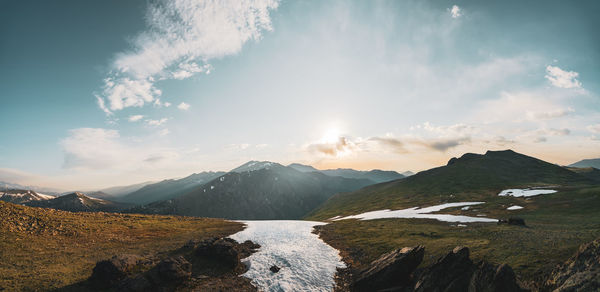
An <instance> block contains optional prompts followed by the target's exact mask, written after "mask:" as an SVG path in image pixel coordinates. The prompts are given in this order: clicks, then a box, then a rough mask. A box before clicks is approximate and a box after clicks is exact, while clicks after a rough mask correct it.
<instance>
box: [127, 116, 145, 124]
mask: <svg viewBox="0 0 600 292" xmlns="http://www.w3.org/2000/svg"><path fill="white" fill-rule="evenodd" d="M143 118H144V115H132V116H129V118H128V119H127V120H129V121H130V122H137V121H139V120H141V119H143Z"/></svg>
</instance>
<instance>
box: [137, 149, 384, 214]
mask: <svg viewBox="0 0 600 292" xmlns="http://www.w3.org/2000/svg"><path fill="white" fill-rule="evenodd" d="M371 184H373V182H372V181H371V180H368V179H356V178H344V177H339V176H328V175H325V174H323V173H320V172H301V171H298V170H296V169H294V168H293V167H287V166H283V165H281V164H278V163H273V162H257V161H250V162H248V163H246V164H244V165H242V166H240V167H238V168H235V169H233V170H232V171H230V172H228V173H226V174H224V175H221V176H219V177H218V178H216V179H214V180H212V181H210V182H209V183H206V184H204V185H201V186H197V187H195V188H194V189H192V190H190V191H189V192H188V193H186V194H184V195H182V196H179V197H176V198H174V199H171V200H166V201H161V202H155V203H151V204H148V205H145V206H142V207H136V208H133V209H130V210H129V211H130V212H140V213H157V214H177V215H187V216H202V217H219V218H228V219H299V218H302V217H303V216H305V215H306V214H307V213H308V212H309V211H311V210H312V209H314V208H316V207H317V206H319V205H320V204H321V203H323V202H325V201H326V200H327V199H328V198H329V197H330V196H331V195H333V194H335V193H339V192H348V191H354V190H357V189H359V188H362V187H364V186H367V185H371Z"/></svg>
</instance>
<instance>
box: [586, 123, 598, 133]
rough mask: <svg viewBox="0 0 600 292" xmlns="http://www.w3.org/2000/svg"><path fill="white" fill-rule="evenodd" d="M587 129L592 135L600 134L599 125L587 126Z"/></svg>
mask: <svg viewBox="0 0 600 292" xmlns="http://www.w3.org/2000/svg"><path fill="white" fill-rule="evenodd" d="M587 129H588V131H590V132H592V133H600V124H595V125H589V126H587Z"/></svg>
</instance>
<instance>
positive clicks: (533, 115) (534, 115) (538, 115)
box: [527, 108, 575, 120]
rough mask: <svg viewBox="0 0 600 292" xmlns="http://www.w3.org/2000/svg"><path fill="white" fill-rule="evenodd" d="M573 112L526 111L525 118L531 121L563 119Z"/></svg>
mask: <svg viewBox="0 0 600 292" xmlns="http://www.w3.org/2000/svg"><path fill="white" fill-rule="evenodd" d="M574 112H575V110H574V109H573V108H566V109H556V110H549V111H528V112H527V117H529V118H530V119H531V120H547V119H555V118H560V117H564V116H567V115H569V114H572V113H574Z"/></svg>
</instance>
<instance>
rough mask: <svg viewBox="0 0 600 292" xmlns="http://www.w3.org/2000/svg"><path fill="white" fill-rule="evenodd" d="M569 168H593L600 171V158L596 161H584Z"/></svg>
mask: <svg viewBox="0 0 600 292" xmlns="http://www.w3.org/2000/svg"><path fill="white" fill-rule="evenodd" d="M569 167H579V168H586V167H593V168H596V169H600V158H596V159H584V160H581V161H578V162H575V163H573V164H571V165H569Z"/></svg>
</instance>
